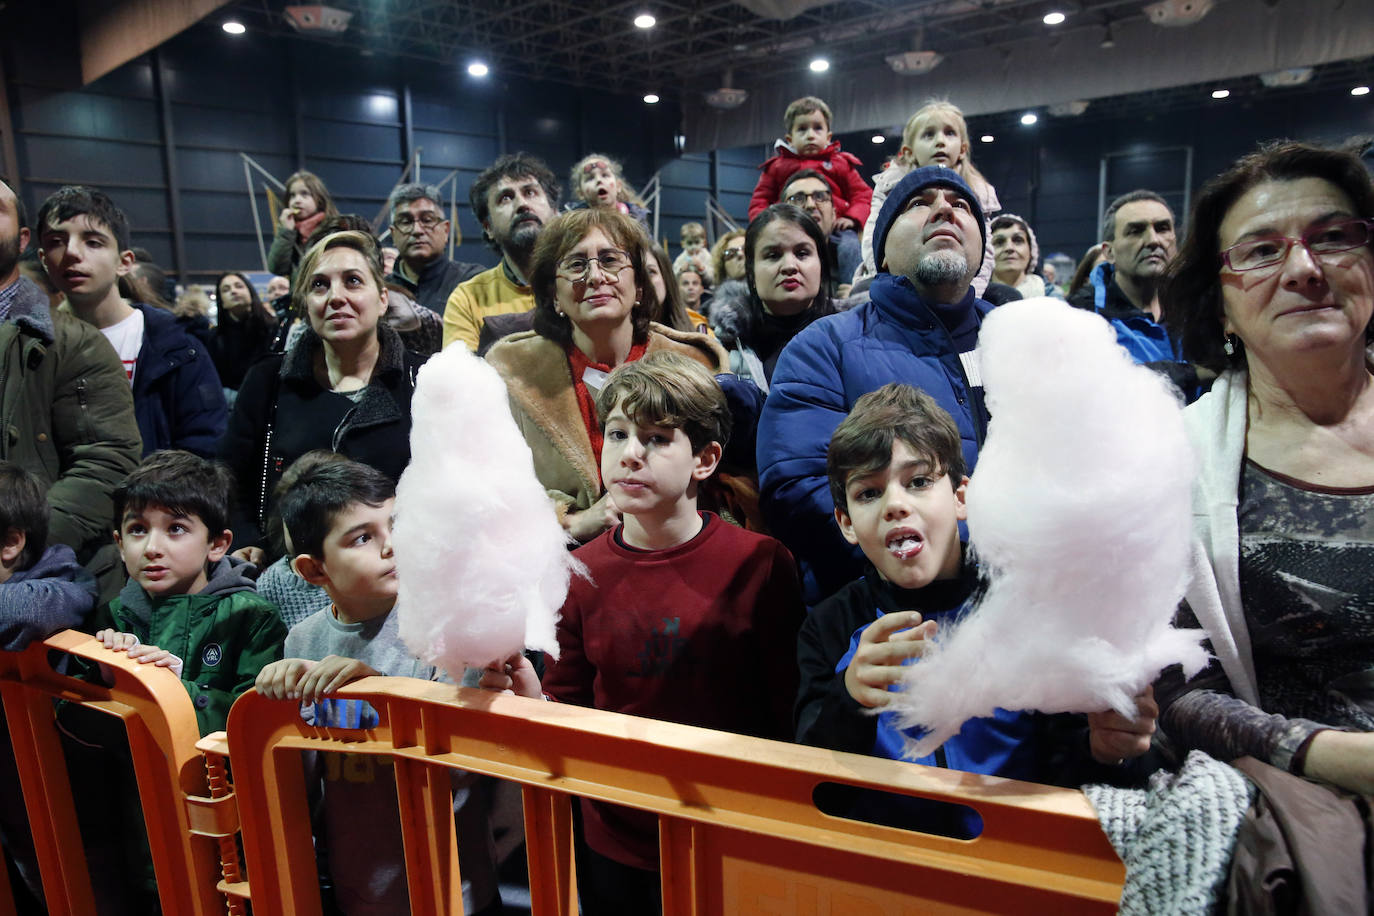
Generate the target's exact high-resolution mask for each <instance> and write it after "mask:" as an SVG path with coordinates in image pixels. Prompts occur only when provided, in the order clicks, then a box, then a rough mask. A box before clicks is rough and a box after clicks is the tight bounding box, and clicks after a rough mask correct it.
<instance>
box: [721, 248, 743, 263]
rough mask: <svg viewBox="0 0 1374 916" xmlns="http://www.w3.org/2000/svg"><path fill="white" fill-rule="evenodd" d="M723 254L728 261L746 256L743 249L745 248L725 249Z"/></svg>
mask: <svg viewBox="0 0 1374 916" xmlns="http://www.w3.org/2000/svg"><path fill="white" fill-rule="evenodd" d="M723 254H724V256H725V260H727V261H733V260H734V259H735V258H742V257H744V249H743V248H727V249H725V251H724V252H723Z"/></svg>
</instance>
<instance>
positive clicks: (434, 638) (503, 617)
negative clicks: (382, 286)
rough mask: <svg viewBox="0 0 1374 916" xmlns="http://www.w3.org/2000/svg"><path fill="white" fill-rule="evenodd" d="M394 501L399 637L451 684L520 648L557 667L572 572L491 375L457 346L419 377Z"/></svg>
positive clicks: (561, 535)
mask: <svg viewBox="0 0 1374 916" xmlns="http://www.w3.org/2000/svg"><path fill="white" fill-rule="evenodd" d="M411 412H412V419H413V424H412V432H411V436H410V451H411V460H410V466H409V467H408V468H406V471H405V473H404V474H402V475H401V481H400V484H399V486H398V488H397V495H396V531H395V534H394V536H393V543H394V545H395V549H396V569H397V574H398V575H399V577H400V600H399V609H400V633H401V638H402V639H403V640H404V641H405V643H406V645H407V646H408V647H409V648H410V650H411V651H412V652H414V653H415V654H416V655H417V656H418V657H420V658H422V659H424V660H426V661H428V662H430V663H432V664H435V665H438V666H439V667H441V668H443V669H444V670H445V671H448V672H449V673H450V674H452V675H453V676H454V677H458V676H460V675H461V673H462V671H463V668H464V666H474V667H481V666H485V665H487V664H488V663H491V662H494V661H498V660H501V659H505V658H508V657H509V656H511V655H513V654H515V653H516V652H519V651H520V650H522V649H524V648H531V649H539V650H543V651H545V652H548V653H549V654H551V655H553V656H554V657H557V655H558V640H557V638H556V636H555V633H554V625H555V623H556V621H557V619H558V609H559V608H560V607H562V605H563V600H564V598H565V597H566V596H567V591H568V582H569V577H570V575H571V574H572V572H573V570H574V569H575V568H578V566H579V564H577V562H576V560H574V559H573V557H572V555H571V554H570V553H569V551H568V536H567V533H566V532H565V531H564V529H563V526H562V525H560V524H559V523H558V519H557V517H556V515H555V513H554V510H553V506H552V504H551V502H550V501H549V497H548V495H547V493H546V492H545V490H544V488H543V487H542V486H541V485H540V483H539V480H538V478H536V477H535V474H534V459H533V458H532V457H531V455H530V449H529V446H528V445H526V444H525V440H524V437H523V436H522V435H521V434H520V430H519V429H518V428H517V427H516V425H515V420H514V419H513V418H512V417H511V412H510V406H509V401H508V400H507V397H506V385H505V383H504V382H503V381H502V380H501V377H500V376H499V375H498V374H497V372H496V370H495V369H493V368H492V367H491V366H489V365H488V364H487V363H486V362H485V361H483V360H481V359H479V358H478V357H476V356H474V355H472V354H471V353H469V352H468V351H467V349H466V348H464V347H461V346H454V347H449V348H448V349H446V350H444V351H442V352H441V353H437V354H435V355H434V356H433V357H432V358H431V359H430V360H429V362H428V363H426V364H425V365H424V367H423V368H421V369H420V372H419V377H418V379H417V382H416V386H415V392H414V398H413V400H412V404H411Z"/></svg>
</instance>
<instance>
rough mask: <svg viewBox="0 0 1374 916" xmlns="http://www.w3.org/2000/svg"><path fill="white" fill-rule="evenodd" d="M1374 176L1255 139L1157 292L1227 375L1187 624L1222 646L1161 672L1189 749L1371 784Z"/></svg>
mask: <svg viewBox="0 0 1374 916" xmlns="http://www.w3.org/2000/svg"><path fill="white" fill-rule="evenodd" d="M1371 230H1374V182H1372V181H1371V179H1370V175H1369V172H1368V171H1367V170H1366V169H1365V167H1364V165H1363V164H1362V163H1361V162H1360V160H1359V159H1358V158H1357V157H1355V156H1354V155H1351V154H1349V153H1345V152H1338V151H1334V150H1327V149H1320V148H1317V147H1312V146H1306V145H1302V144H1297V143H1284V144H1278V145H1273V146H1267V147H1264V148H1261V149H1260V150H1259V151H1258V152H1256V153H1253V154H1251V155H1249V156H1246V157H1245V158H1243V159H1241V160H1240V161H1239V162H1237V163H1236V164H1235V165H1234V166H1233V167H1232V168H1231V169H1230V170H1228V171H1227V172H1225V173H1224V174H1222V175H1220V176H1218V177H1217V178H1215V179H1213V180H1212V181H1211V182H1209V183H1208V184H1207V185H1206V187H1204V188H1203V190H1202V192H1201V194H1199V196H1198V199H1197V204H1196V205H1195V207H1194V209H1193V218H1192V224H1191V225H1190V227H1189V230H1188V235H1187V241H1186V242H1185V243H1184V245H1183V249H1182V250H1181V251H1180V252H1179V255H1178V257H1177V259H1175V261H1174V262H1173V264H1172V265H1171V266H1170V268H1169V272H1168V275H1167V277H1166V280H1165V284H1164V287H1163V289H1162V291H1161V294H1160V302H1161V305H1162V306H1163V310H1164V314H1165V316H1167V318H1168V320H1169V322H1170V325H1171V330H1172V331H1174V333H1175V334H1177V335H1178V338H1179V339H1180V340H1181V341H1182V345H1183V352H1184V355H1185V356H1186V357H1187V358H1188V359H1190V360H1192V361H1194V362H1196V363H1198V364H1200V365H1202V366H1204V367H1207V368H1209V369H1212V370H1213V371H1216V372H1219V373H1220V375H1219V376H1218V378H1217V380H1216V382H1215V384H1214V385H1213V387H1212V390H1211V392H1210V393H1209V394H1207V395H1205V396H1203V397H1202V398H1201V399H1200V400H1199V401H1198V402H1197V403H1195V404H1193V405H1192V406H1191V407H1189V408H1188V409H1187V410H1186V411H1185V413H1184V417H1185V420H1186V423H1187V426H1188V431H1189V434H1190V436H1191V438H1192V441H1193V445H1194V450H1195V451H1196V452H1197V455H1198V459H1199V471H1198V477H1197V480H1196V482H1195V484H1194V491H1193V492H1194V497H1193V500H1194V505H1193V510H1194V514H1193V521H1194V570H1193V580H1192V583H1191V584H1190V586H1189V588H1188V592H1187V596H1186V602H1185V604H1184V606H1183V607H1182V608H1181V609H1180V615H1179V616H1180V618H1181V623H1182V624H1183V625H1185V626H1196V625H1198V624H1201V626H1202V627H1203V628H1204V629H1205V630H1206V632H1207V635H1208V637H1209V638H1210V641H1211V648H1212V651H1213V652H1214V653H1215V655H1216V658H1215V660H1214V661H1213V662H1212V663H1211V665H1210V666H1209V667H1208V668H1207V669H1206V670H1205V671H1203V672H1202V673H1201V674H1200V675H1198V676H1197V677H1195V678H1193V679H1192V680H1191V681H1188V682H1187V683H1183V682H1182V678H1181V676H1180V675H1179V674H1178V671H1177V669H1171V670H1170V671H1166V672H1165V674H1164V676H1163V677H1162V678H1161V680H1160V683H1159V685H1158V691H1159V700H1160V705H1161V716H1160V723H1161V725H1162V727H1163V728H1164V729H1165V731H1166V732H1168V734H1169V737H1170V739H1171V740H1172V742H1173V743H1174V744H1175V745H1176V746H1177V747H1178V748H1179V749H1180V751H1186V750H1189V749H1192V748H1201V749H1202V750H1205V751H1207V752H1208V753H1209V754H1211V755H1212V756H1214V757H1216V758H1218V759H1220V760H1233V759H1235V758H1238V757H1243V756H1251V757H1255V758H1257V759H1259V760H1261V761H1263V762H1266V763H1269V764H1272V765H1274V766H1276V767H1278V768H1280V769H1285V770H1288V771H1289V772H1291V773H1294V774H1297V775H1299V776H1305V777H1307V778H1309V779H1313V780H1317V781H1320V782H1325V783H1329V784H1332V785H1335V786H1339V787H1341V788H1344V789H1348V790H1351V791H1355V792H1361V793H1365V794H1368V793H1371V792H1374V734H1369V732H1370V731H1371V730H1372V729H1374V705H1372V704H1371V700H1370V697H1371V696H1372V695H1374V694H1371V690H1370V688H1371V686H1374V375H1371V372H1370V354H1369V352H1368V350H1367V345H1368V339H1369V330H1370V318H1371V315H1374V251H1371V238H1374V233H1372V232H1371Z"/></svg>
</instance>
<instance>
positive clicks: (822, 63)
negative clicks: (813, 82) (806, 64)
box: [811, 57, 830, 73]
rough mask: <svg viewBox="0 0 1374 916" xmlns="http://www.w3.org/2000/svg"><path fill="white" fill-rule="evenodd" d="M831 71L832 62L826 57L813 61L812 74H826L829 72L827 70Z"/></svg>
mask: <svg viewBox="0 0 1374 916" xmlns="http://www.w3.org/2000/svg"><path fill="white" fill-rule="evenodd" d="M829 69H830V61H828V60H826V59H825V58H824V57H817V58H815V59H814V60H812V61H811V72H812V73H824V72H825V71H827V70H829Z"/></svg>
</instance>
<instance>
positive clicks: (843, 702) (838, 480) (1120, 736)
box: [796, 383, 1154, 836]
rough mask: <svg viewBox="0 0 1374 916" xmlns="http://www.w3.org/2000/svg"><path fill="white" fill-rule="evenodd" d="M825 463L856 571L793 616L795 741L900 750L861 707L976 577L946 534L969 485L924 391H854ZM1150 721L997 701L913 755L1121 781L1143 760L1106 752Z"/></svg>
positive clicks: (1137, 736) (1136, 737)
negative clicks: (1013, 707)
mask: <svg viewBox="0 0 1374 916" xmlns="http://www.w3.org/2000/svg"><path fill="white" fill-rule="evenodd" d="M826 463H827V471H828V475H829V479H830V489H831V494H832V496H833V497H834V500H835V521H836V522H837V523H838V524H839V528H840V533H841V534H842V535H843V536H844V539H845V540H846V541H848V542H849V543H851V544H855V545H857V546H858V547H859V548H860V549H861V550H862V551H863V553H864V556H865V557H866V558H867V560H868V568H867V570H866V572H865V574H864V575H863V576H862V577H860V578H859V579H856V580H855V581H853V582H851V583H850V584H849V585H847V586H845V587H844V588H842V589H840V591H838V592H836V593H835V594H834V595H832V596H831V597H830V598H827V599H826V600H825V601H822V602H821V603H820V604H818V605H817V606H816V607H815V608H814V609H813V610H812V612H811V613H810V615H808V617H807V619H806V622H805V623H803V625H802V629H801V633H800V634H799V636H798V663H799V666H800V669H801V678H802V683H801V689H800V691H799V694H798V699H797V706H796V726H797V740H798V741H799V742H801V743H803V744H813V745H818V746H821V747H828V748H831V749H834V750H841V751H850V752H853V753H859V754H871V755H873V756H877V757H888V758H891V759H894V760H901V759H903V751H904V747H905V735H904V734H903V732H902V731H901V730H900V729H899V728H897V727H896V725H895V724H894V721H893V718H892V714H891V713H887V712H881V713H877V714H874V711H876V710H879V709H881V708H882V707H883V706H885V705H887V704H888V702H889V700H890V699H891V693H890V691H891V689H892V688H893V686H894V685H896V684H897V683H899V682H900V681H901V678H902V673H903V666H904V665H908V664H914V663H918V662H919V659H920V657H921V654H922V651H923V649H924V647H925V641H926V640H927V639H929V638H931V637H932V636H934V635H935V632H936V629H937V628H938V627H940V626H947V625H949V624H951V623H953V622H954V621H955V620H956V619H957V618H958V617H959V615H960V614H962V613H963V612H964V611H965V609H966V608H967V607H968V606H969V604H970V600H971V599H972V598H973V597H974V594H975V591H976V586H977V581H978V575H977V569H976V567H975V566H974V565H973V563H972V562H971V561H970V560H968V558H966V557H965V556H964V551H963V546H962V544H961V543H960V539H959V522H961V521H963V520H964V519H965V518H966V516H967V510H966V507H965V503H964V494H965V491H966V488H967V486H968V477H967V476H965V474H964V456H963V450H962V448H961V444H960V437H959V430H958V428H957V427H956V426H955V424H954V420H953V419H952V418H951V417H950V415H949V414H948V413H946V412H945V411H944V410H942V409H941V408H940V407H939V405H938V404H936V402H935V401H934V399H933V398H931V397H930V396H929V395H927V394H925V393H923V392H920V391H917V390H916V389H915V388H913V387H911V386H910V385H900V384H896V383H892V384H888V385H884V386H883V387H882V388H879V389H878V390H877V391H874V392H870V393H869V394H865V395H864V396H862V397H860V398H859V399H858V401H857V402H856V403H855V405H854V410H853V411H852V412H851V413H850V414H849V416H848V417H846V418H845V420H844V422H842V423H841V424H840V425H839V427H838V428H837V429H836V430H835V434H834V436H833V437H832V438H831V440H830V448H829V451H828V454H827V459H826ZM1089 726H1091V728H1090V727H1089ZM1153 731H1154V714H1153V711H1148V710H1147V711H1143V712H1142V715H1141V716H1139V717H1137V718H1136V719H1134V720H1126V719H1123V718H1122V717H1120V716H1118V715H1116V714H1115V713H1099V714H1094V715H1093V716H1092V717H1089V718H1087V719H1085V718H1084V717H1083V716H1077V715H1055V716H1048V715H1043V714H1040V713H1033V712H1012V711H1008V710H1002V709H999V710H997V712H996V713H995V714H994V715H992V716H988V717H985V718H979V719H972V720H970V721H968V722H967V723H965V724H964V727H963V729H962V730H961V731H960V732H959V734H957V735H955V736H954V737H953V738H951V739H950V740H948V741H946V742H945V743H944V745H942V746H941V747H940V748H938V749H937V750H936V751H935V753H934V754H931V755H930V756H928V757H923V758H921V759H919V760H917V761H916V762H917V763H921V764H926V765H929V766H941V767H948V768H950V769H955V770H963V771H965V772H970V773H982V774H986V775H992V776H1005V777H1009V778H1013V779H1023V780H1028V781H1031V782H1040V783H1050V784H1055V785H1065V786H1078V785H1081V784H1083V783H1085V782H1113V783H1121V782H1128V783H1129V782H1134V781H1136V779H1137V778H1138V777H1140V776H1142V775H1143V774H1142V772H1141V769H1142V768H1141V767H1140V766H1138V765H1134V764H1133V765H1132V766H1130V767H1125V766H1121V765H1118V764H1117V761H1118V760H1122V759H1133V758H1135V757H1138V756H1139V755H1141V754H1143V753H1144V752H1145V751H1146V750H1148V748H1149V745H1150V741H1149V736H1150V734H1151V733H1152V732H1153ZM911 801H912V802H913V804H911V805H909V806H907V808H906V810H907V811H908V813H909V814H910V816H911V818H912V819H916V820H919V821H920V822H921V823H922V824H923V825H925V826H926V827H927V828H928V829H936V830H937V831H938V832H946V833H951V834H953V835H956V836H972V835H976V834H977V826H976V824H975V823H973V822H970V821H969V820H968V819H967V818H965V817H964V815H963V814H961V813H959V812H963V811H964V809H958V811H957V812H946V811H945V810H944V808H943V807H941V806H931V805H928V804H918V803H915V802H916V800H911ZM854 804H855V805H856V807H857V811H856V813H858V812H862V811H863V810H864V808H865V807H866V806H865V804H864V802H863V799H862V798H860V799H859V800H858V801H856V802H854ZM881 804H883V805H887V806H889V807H891V804H892V803H891V800H890V799H889V800H886V801H884V802H882V803H881ZM951 813H952V814H953V817H952V819H950V814H951ZM890 816H891V815H890V814H889V817H890ZM899 816H900V815H899Z"/></svg>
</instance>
